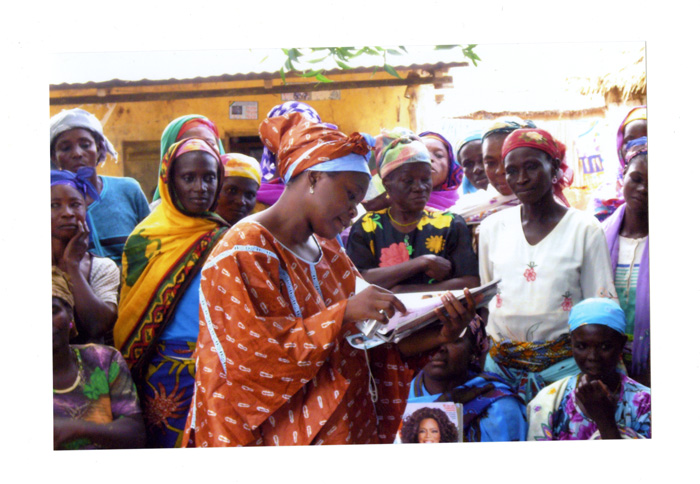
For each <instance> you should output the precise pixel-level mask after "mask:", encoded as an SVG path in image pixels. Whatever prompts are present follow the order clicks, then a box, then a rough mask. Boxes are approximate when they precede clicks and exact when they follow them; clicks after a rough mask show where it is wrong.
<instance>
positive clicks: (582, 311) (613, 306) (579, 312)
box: [569, 297, 627, 335]
mask: <svg viewBox="0 0 700 484" xmlns="http://www.w3.org/2000/svg"><path fill="white" fill-rule="evenodd" d="M586 324H601V325H603V326H607V327H608V328H611V329H614V330H615V331H617V332H618V333H620V334H622V335H624V334H625V327H626V325H627V323H626V321H625V312H624V311H623V310H622V308H621V307H620V305H619V304H618V303H616V302H615V301H613V300H612V299H608V298H604V297H592V298H588V299H584V300H583V301H581V302H580V303H578V304H576V305H575V306H574V307H573V308H572V309H571V313H570V314H569V329H570V331H572V332H573V331H574V330H575V329H577V328H580V327H581V326H583V325H586Z"/></svg>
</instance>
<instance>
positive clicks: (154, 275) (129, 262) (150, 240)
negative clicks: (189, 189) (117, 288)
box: [114, 138, 228, 367]
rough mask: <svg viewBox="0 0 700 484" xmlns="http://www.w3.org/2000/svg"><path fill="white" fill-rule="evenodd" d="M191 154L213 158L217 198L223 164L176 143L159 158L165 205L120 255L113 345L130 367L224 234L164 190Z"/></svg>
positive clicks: (187, 143) (193, 142)
mask: <svg viewBox="0 0 700 484" xmlns="http://www.w3.org/2000/svg"><path fill="white" fill-rule="evenodd" d="M192 150H200V151H205V152H207V153H210V154H212V155H215V156H217V161H219V163H217V166H218V168H219V170H218V171H219V174H218V186H217V193H216V198H218V194H219V191H220V190H221V186H222V184H223V178H224V176H223V174H224V168H223V165H222V164H221V163H220V161H221V160H220V158H219V157H218V155H217V154H216V152H215V151H214V150H213V149H212V148H211V147H209V145H207V144H206V143H205V142H204V141H202V140H199V139H196V138H191V139H186V140H182V141H178V142H177V143H175V144H174V145H172V146H171V147H170V148H169V149H168V151H167V153H166V154H165V156H164V157H163V160H162V162H161V168H160V176H159V178H158V188H159V190H160V193H161V194H162V198H163V202H162V203H161V204H160V205H158V206H157V207H156V208H155V209H154V210H153V212H151V214H150V215H149V216H148V217H146V218H145V219H144V220H143V221H142V222H141V223H140V224H138V225H137V226H136V228H135V229H134V231H133V232H132V233H131V235H130V236H129V238H128V239H127V241H126V245H125V246H124V253H123V255H122V289H121V293H120V300H119V316H118V319H117V322H116V324H115V326H114V344H115V346H116V347H117V348H118V349H119V350H121V352H122V354H123V355H124V359H125V360H126V362H127V364H128V365H129V367H133V366H134V365H135V364H137V362H139V361H142V359H143V357H144V355H145V354H146V353H147V351H148V350H149V349H150V347H151V345H152V344H153V343H155V341H156V340H157V339H158V336H159V335H160V333H161V332H162V330H163V329H164V327H165V325H166V324H167V322H168V321H169V319H170V317H171V316H172V311H173V310H174V308H175V307H176V305H177V303H178V301H179V299H180V296H181V295H182V293H183V292H184V290H185V289H186V288H187V286H188V285H189V282H190V281H191V280H192V278H193V277H194V276H195V275H196V274H197V272H198V271H199V270H200V268H201V266H202V264H203V263H204V260H205V259H206V257H207V256H208V255H209V252H210V251H211V250H212V248H213V247H214V246H215V245H216V242H217V241H218V240H219V239H220V238H221V237H222V236H223V234H224V233H225V232H226V230H227V228H228V223H226V222H225V221H224V220H223V219H222V218H221V217H220V216H219V215H217V214H216V213H213V212H205V213H204V214H201V215H198V216H191V215H186V214H185V213H183V212H182V211H181V210H180V209H178V204H177V203H176V201H174V200H172V196H171V193H170V192H171V190H169V189H168V185H169V183H170V178H171V172H172V167H173V163H174V162H175V160H176V159H177V157H178V156H179V155H180V154H183V153H185V152H189V151H192ZM216 198H215V199H216Z"/></svg>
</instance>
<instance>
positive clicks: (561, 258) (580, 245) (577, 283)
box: [479, 129, 617, 402]
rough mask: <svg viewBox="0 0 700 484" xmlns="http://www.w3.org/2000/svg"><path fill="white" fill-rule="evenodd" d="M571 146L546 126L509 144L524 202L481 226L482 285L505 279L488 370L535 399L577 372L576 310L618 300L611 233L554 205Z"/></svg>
mask: <svg viewBox="0 0 700 484" xmlns="http://www.w3.org/2000/svg"><path fill="white" fill-rule="evenodd" d="M565 150H566V148H565V146H564V145H563V144H562V143H560V142H558V141H556V140H554V138H553V137H552V136H551V135H550V134H549V133H548V132H547V131H544V130H542V129H519V130H516V131H514V132H513V133H511V134H510V135H509V136H508V138H506V141H505V142H504V144H503V160H504V164H505V173H506V182H507V183H508V185H509V187H510V188H511V189H512V191H513V193H514V194H515V195H516V196H517V197H518V199H519V200H520V202H521V203H522V205H520V206H517V207H513V208H509V209H507V210H503V211H502V212H499V213H497V214H494V215H492V216H490V217H488V218H487V219H486V220H484V221H483V222H482V226H481V237H480V240H479V273H480V277H481V281H482V284H486V283H488V282H491V281H493V280H498V279H500V282H499V284H498V294H497V295H496V297H494V298H493V299H492V300H491V302H490V304H489V307H488V309H489V316H488V318H489V319H488V326H487V332H488V333H489V336H490V338H491V340H492V342H491V350H490V352H489V356H488V357H487V361H486V366H485V370H487V371H492V372H494V373H497V374H500V375H501V376H503V377H504V378H505V379H506V380H507V381H508V382H509V383H510V384H511V385H512V386H513V387H514V388H517V390H518V393H519V394H520V395H521V396H522V397H523V399H525V401H526V402H527V401H529V400H531V399H532V398H533V397H534V396H535V395H536V394H537V392H538V391H539V390H540V389H541V388H543V387H544V386H545V385H548V384H549V383H551V382H553V381H556V380H559V379H561V378H563V377H566V376H569V375H574V374H576V373H577V372H578V369H577V366H576V363H575V362H574V360H573V357H572V350H571V341H570V338H569V330H568V317H569V311H570V310H571V308H572V307H573V306H574V305H575V304H576V303H577V302H579V301H581V300H583V299H586V298H589V297H610V298H615V299H617V295H616V293H615V286H614V281H613V277H612V270H611V267H610V255H609V253H608V248H607V244H606V241H605V235H604V233H603V230H602V228H601V226H600V223H599V222H598V221H597V220H596V219H595V218H594V217H593V216H591V215H588V214H585V213H584V212H582V211H579V210H576V209H572V208H568V207H565V206H563V205H562V204H560V203H558V202H557V201H555V197H554V193H555V191H556V190H557V188H558V186H559V184H561V183H562V180H561V178H562V172H561V170H560V168H561V160H562V159H563V157H564V154H565Z"/></svg>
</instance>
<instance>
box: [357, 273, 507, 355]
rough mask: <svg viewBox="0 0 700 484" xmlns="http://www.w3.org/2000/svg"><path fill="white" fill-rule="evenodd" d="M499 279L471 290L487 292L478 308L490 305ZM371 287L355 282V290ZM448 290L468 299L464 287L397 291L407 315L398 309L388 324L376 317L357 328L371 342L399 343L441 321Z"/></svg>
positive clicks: (473, 295)
mask: <svg viewBox="0 0 700 484" xmlns="http://www.w3.org/2000/svg"><path fill="white" fill-rule="evenodd" d="M499 282H501V281H500V279H499V280H497V281H493V282H490V283H488V284H485V285H483V286H479V287H475V288H473V289H470V290H469V292H470V293H471V295H472V297H476V296H477V295H479V294H483V295H484V297H483V299H482V300H481V302H479V303H478V304H477V306H476V307H477V308H481V307H486V306H487V305H488V303H489V301H490V300H491V298H492V297H493V296H495V295H496V292H497V285H498V283H499ZM367 286H369V284H368V283H367V282H366V281H364V280H362V279H359V278H358V280H357V282H356V285H355V292H356V293H357V292H360V291H362V290H363V289H365V288H366V287H367ZM446 292H451V293H452V294H454V296H455V297H456V298H457V299H458V300H460V301H464V299H465V296H464V291H463V290H461V289H456V290H452V291H428V292H410V293H405V294H396V297H397V298H399V299H400V300H401V302H402V303H403V304H404V306H406V309H407V310H408V312H407V313H406V314H401V313H399V312H397V313H396V314H394V317H393V318H391V319H390V320H389V322H388V323H387V324H382V323H381V322H379V321H376V320H366V321H361V322H358V323H356V325H357V328H358V329H359V330H360V332H361V334H362V335H364V337H365V338H366V340H367V342H368V341H370V340H374V341H375V342H377V341H376V340H377V339H378V340H381V341H382V342H388V343H397V342H398V341H400V340H401V339H403V338H405V337H406V336H408V335H409V334H412V333H414V332H416V331H419V330H421V329H423V328H425V327H426V326H428V325H430V324H433V323H435V322H436V321H438V319H437V316H436V315H435V309H436V308H442V307H443V306H444V305H443V303H442V300H441V299H440V296H442V295H443V294H445V293H446ZM353 336H354V337H356V340H357V336H359V335H353ZM377 343H378V342H377ZM351 344H352V342H351ZM372 346H376V345H372Z"/></svg>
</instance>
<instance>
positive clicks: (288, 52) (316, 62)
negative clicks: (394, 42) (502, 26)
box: [261, 44, 481, 84]
mask: <svg viewBox="0 0 700 484" xmlns="http://www.w3.org/2000/svg"><path fill="white" fill-rule="evenodd" d="M476 46H477V44H468V45H466V46H465V45H436V46H435V50H449V49H455V48H457V49H459V50H460V51H461V53H462V55H463V56H464V58H465V59H470V60H471V61H472V63H473V64H474V65H475V66H476V65H477V62H478V61H481V58H480V57H479V56H478V55H477V54H476V52H474V48H475V47H476ZM282 52H283V53H284V55H285V57H286V59H285V61H284V65H283V66H282V67H280V69H279V73H280V78H281V79H282V83H283V84H287V76H288V75H289V74H290V73H291V74H294V75H296V76H300V77H302V78H311V77H313V78H315V79H316V80H317V81H318V82H322V83H329V82H333V80H332V79H329V78H328V77H326V76H325V73H326V70H327V68H323V67H321V68H311V67H310V66H312V65H313V66H319V67H320V64H322V63H323V62H324V61H332V62H333V63H334V64H335V65H336V66H338V67H339V68H340V69H342V70H345V71H347V70H352V69H354V68H355V66H353V65H352V61H353V59H355V58H357V57H359V56H362V55H368V56H373V57H379V56H381V57H383V58H384V62H383V65H382V63H379V64H375V66H374V70H373V72H372V74H371V76H374V74H376V72H377V70H378V69H379V68H383V69H384V71H386V72H388V73H389V74H390V75H392V76H393V77H396V78H398V79H403V77H401V75H400V74H399V73H398V72H397V70H396V68H394V66H392V65H391V64H392V62H389V61H387V54H390V55H392V56H403V55H406V54H409V51H408V49H406V47H405V46H403V45H400V46H398V48H394V47H382V46H377V45H375V46H363V47H311V48H308V49H301V48H297V47H292V48H283V49H282ZM307 56H308V57H310V58H308V59H307ZM265 59H267V57H266V58H265ZM265 59H263V61H264V60H265ZM261 62H262V61H261ZM304 64H307V65H308V66H309V67H304Z"/></svg>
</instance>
